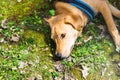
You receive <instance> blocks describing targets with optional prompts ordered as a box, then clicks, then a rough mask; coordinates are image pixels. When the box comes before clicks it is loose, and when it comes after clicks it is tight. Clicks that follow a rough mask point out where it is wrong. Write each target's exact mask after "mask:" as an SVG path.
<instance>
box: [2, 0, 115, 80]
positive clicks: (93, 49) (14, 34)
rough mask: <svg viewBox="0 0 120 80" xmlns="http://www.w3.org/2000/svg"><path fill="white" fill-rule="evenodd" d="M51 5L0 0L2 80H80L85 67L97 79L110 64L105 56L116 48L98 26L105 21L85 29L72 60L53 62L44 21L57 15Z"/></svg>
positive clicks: (52, 50) (48, 30) (50, 42)
mask: <svg viewBox="0 0 120 80" xmlns="http://www.w3.org/2000/svg"><path fill="white" fill-rule="evenodd" d="M49 4H51V0H48V2H47V3H46V2H45V1H43V0H39V1H37V0H30V1H26V0H16V1H15V0H12V1H9V0H6V1H0V24H1V25H0V80H21V79H22V80H26V79H28V80H52V79H54V80H61V79H63V77H64V78H66V77H68V78H74V79H78V80H81V78H82V74H81V69H82V67H83V66H88V67H89V68H90V70H89V72H88V73H89V74H90V75H93V76H95V75H97V74H95V72H96V71H98V72H100V71H101V70H102V68H103V66H105V64H106V63H107V60H106V57H105V55H107V54H109V53H111V52H113V50H114V46H113V44H112V42H110V41H109V40H108V38H106V37H102V36H104V34H102V33H101V31H100V29H98V27H96V26H98V25H99V24H101V22H100V21H101V20H103V19H102V18H101V20H98V19H95V20H94V21H93V22H94V23H90V24H88V25H87V26H86V27H85V28H84V32H83V35H81V36H80V37H79V38H78V39H77V41H76V45H75V47H74V49H73V51H72V54H71V57H70V58H68V59H64V60H61V61H54V59H53V55H52V53H53V52H54V50H55V46H54V43H53V41H52V40H51V39H50V29H49V26H48V25H46V24H47V23H46V22H45V21H44V18H45V17H48V16H53V15H55V11H54V9H53V8H52V7H51V5H49ZM8 6H9V7H8ZM101 34H102V36H101ZM108 49H110V50H109V51H108ZM99 74H100V73H99ZM99 74H98V75H99ZM90 80H93V79H92V78H90ZM96 80H99V78H98V79H96Z"/></svg>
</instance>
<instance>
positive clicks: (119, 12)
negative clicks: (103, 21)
mask: <svg viewBox="0 0 120 80" xmlns="http://www.w3.org/2000/svg"><path fill="white" fill-rule="evenodd" d="M109 7H110V10H111V12H112V14H113V15H114V16H115V17H117V18H120V11H119V10H118V9H117V8H115V7H114V6H112V5H111V4H109Z"/></svg>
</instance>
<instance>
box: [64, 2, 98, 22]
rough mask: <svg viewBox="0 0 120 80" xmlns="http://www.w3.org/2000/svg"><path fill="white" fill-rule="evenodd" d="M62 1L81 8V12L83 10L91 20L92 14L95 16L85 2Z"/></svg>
mask: <svg viewBox="0 0 120 80" xmlns="http://www.w3.org/2000/svg"><path fill="white" fill-rule="evenodd" d="M62 1H63V2H67V3H69V4H71V5H73V6H75V7H77V8H79V9H80V10H82V11H83V12H85V13H86V14H87V15H88V17H89V20H90V21H92V20H93V18H94V16H95V14H96V13H95V11H94V10H93V9H92V8H91V7H90V6H89V5H88V4H86V3H85V2H83V1H82V0H62Z"/></svg>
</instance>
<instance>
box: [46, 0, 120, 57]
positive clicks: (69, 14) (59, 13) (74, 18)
mask: <svg viewBox="0 0 120 80" xmlns="http://www.w3.org/2000/svg"><path fill="white" fill-rule="evenodd" d="M70 1H76V2H75V3H74V2H70ZM79 1H82V2H83V3H84V4H85V5H87V6H88V8H90V9H91V10H90V11H89V10H88V14H87V12H84V10H81V9H80V8H79V6H78V7H77V6H76V4H77V3H79ZM72 4H75V6H74V5H72ZM54 7H55V10H56V15H55V16H52V17H50V18H48V19H45V20H46V21H47V22H48V23H49V25H50V29H51V38H52V39H53V40H54V41H55V43H56V52H55V55H56V56H57V57H58V58H62V59H63V58H67V57H68V56H69V55H70V53H71V51H72V49H73V47H74V44H75V41H76V39H77V38H78V37H79V35H80V34H81V33H82V30H83V28H84V26H86V24H87V23H88V22H89V21H90V19H92V18H93V16H94V15H93V14H92V13H95V15H96V14H97V13H101V14H102V16H103V17H104V20H105V22H106V24H107V28H108V31H109V33H110V34H111V36H112V38H113V41H114V43H115V46H116V51H117V52H120V35H119V32H118V30H117V28H116V25H115V23H114V20H113V16H115V17H117V18H120V11H119V10H118V9H117V8H115V7H114V6H112V5H111V4H110V3H109V2H108V0H65V1H64V0H63V1H56V2H55V4H54ZM83 7H84V6H83ZM92 10H93V11H94V12H93V11H92ZM89 14H90V15H89ZM112 15H113V16H112Z"/></svg>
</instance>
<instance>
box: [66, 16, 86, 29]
mask: <svg viewBox="0 0 120 80" xmlns="http://www.w3.org/2000/svg"><path fill="white" fill-rule="evenodd" d="M64 22H65V23H68V24H71V25H72V26H73V27H74V28H75V29H76V30H78V31H82V29H83V27H84V23H83V21H82V18H81V17H79V16H66V17H65V18H64Z"/></svg>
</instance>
